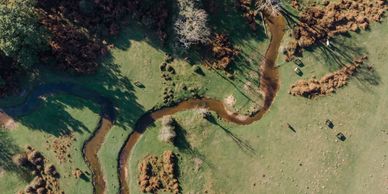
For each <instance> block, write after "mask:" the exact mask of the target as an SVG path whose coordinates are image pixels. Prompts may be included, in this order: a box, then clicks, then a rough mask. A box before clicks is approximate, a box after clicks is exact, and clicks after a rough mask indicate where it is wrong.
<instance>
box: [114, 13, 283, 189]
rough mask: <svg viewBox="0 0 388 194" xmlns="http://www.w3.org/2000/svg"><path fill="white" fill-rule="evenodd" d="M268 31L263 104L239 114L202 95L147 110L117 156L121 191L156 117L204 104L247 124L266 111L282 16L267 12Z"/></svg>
mask: <svg viewBox="0 0 388 194" xmlns="http://www.w3.org/2000/svg"><path fill="white" fill-rule="evenodd" d="M266 23H267V25H268V28H269V31H270V32H271V41H270V44H269V46H268V48H267V51H266V53H265V56H264V60H263V62H262V63H261V64H260V67H259V68H261V69H260V72H261V76H260V89H261V90H262V91H263V93H264V106H263V107H262V108H261V109H260V111H259V112H257V113H256V114H255V115H253V116H250V117H247V116H244V115H239V114H238V113H231V112H230V111H228V110H227V109H226V108H225V106H224V103H223V102H222V101H219V100H214V99H209V98H202V99H191V100H187V101H183V102H181V103H179V104H178V105H176V106H173V107H168V108H163V109H160V110H157V111H155V112H148V113H146V114H144V115H143V116H142V117H141V118H140V119H139V120H137V122H136V124H135V128H134V132H132V133H131V134H130V135H129V137H128V139H127V140H126V142H125V144H124V146H123V147H122V149H121V151H120V155H119V169H118V170H119V179H120V193H121V194H129V193H130V190H129V182H130V180H129V177H128V175H129V169H128V167H129V165H128V161H129V158H130V154H131V151H132V149H133V147H134V145H135V144H136V142H137V141H138V140H139V139H140V137H141V135H142V134H143V132H144V131H145V130H146V128H147V127H148V126H149V125H150V124H152V123H153V122H155V120H157V119H159V118H162V117H163V116H165V115H171V114H174V113H177V112H180V111H184V110H188V109H195V108H199V107H203V108H206V109H209V110H211V111H214V112H216V113H217V115H219V116H220V117H221V118H223V119H225V120H227V121H230V122H234V123H236V124H241V125H248V124H251V123H252V122H254V121H257V120H259V119H260V118H262V117H263V115H264V114H265V113H266V112H267V111H268V109H269V107H270V106H271V105H272V102H273V100H274V98H275V96H276V93H277V91H278V90H279V85H280V84H279V72H278V69H277V68H276V67H275V62H276V58H277V56H278V50H279V47H280V44H281V41H282V38H283V35H284V28H285V21H284V18H283V17H282V16H281V15H268V16H267V19H266Z"/></svg>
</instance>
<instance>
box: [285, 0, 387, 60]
mask: <svg viewBox="0 0 388 194" xmlns="http://www.w3.org/2000/svg"><path fill="white" fill-rule="evenodd" d="M386 9H387V6H386V3H385V1H384V0H357V1H354V0H342V1H341V2H339V3H335V2H330V1H325V2H324V6H320V5H315V6H312V7H309V8H308V9H306V10H305V11H303V12H301V13H300V14H299V20H300V21H299V23H298V24H297V25H296V26H295V27H294V29H293V38H294V39H293V40H292V41H290V43H289V45H288V48H287V49H286V51H285V52H286V56H287V58H286V59H287V60H288V61H289V60H291V59H292V58H293V57H294V56H295V55H300V54H301V52H302V49H303V48H307V47H310V46H313V45H316V44H318V43H323V42H325V41H326V40H327V39H329V38H330V37H333V36H335V35H337V34H343V33H346V32H349V31H354V32H355V31H358V30H359V29H362V30H365V29H367V28H368V27H369V24H370V23H371V22H379V21H380V20H381V18H382V16H383V14H384V12H385V10H386Z"/></svg>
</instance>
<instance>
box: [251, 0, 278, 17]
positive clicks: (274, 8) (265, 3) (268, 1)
mask: <svg viewBox="0 0 388 194" xmlns="http://www.w3.org/2000/svg"><path fill="white" fill-rule="evenodd" d="M280 6H281V1H280V0H258V1H257V2H256V10H257V11H259V12H262V11H264V10H266V11H268V12H269V14H274V13H278V11H279V9H280Z"/></svg>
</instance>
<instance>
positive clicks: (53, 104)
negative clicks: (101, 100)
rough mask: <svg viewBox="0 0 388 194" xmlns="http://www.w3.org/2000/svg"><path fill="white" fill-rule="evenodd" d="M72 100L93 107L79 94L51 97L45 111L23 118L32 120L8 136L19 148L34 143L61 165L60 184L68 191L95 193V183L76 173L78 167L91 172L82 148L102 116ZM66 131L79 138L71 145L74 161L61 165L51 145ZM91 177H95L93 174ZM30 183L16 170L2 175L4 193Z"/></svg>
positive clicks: (50, 160)
mask: <svg viewBox="0 0 388 194" xmlns="http://www.w3.org/2000/svg"><path fill="white" fill-rule="evenodd" d="M72 103H76V104H78V103H80V104H83V105H84V106H89V105H90V106H93V105H92V104H90V102H88V101H85V100H83V99H79V98H75V97H70V98H69V97H68V96H56V97H49V98H48V99H47V103H45V105H44V106H43V107H42V108H41V110H39V111H37V112H33V113H31V114H30V115H28V116H25V117H22V118H20V119H21V120H22V121H23V120H28V121H23V122H24V123H25V124H19V126H18V127H17V129H15V130H11V131H9V132H8V133H7V135H8V136H9V138H11V139H12V142H11V143H12V144H14V145H15V146H17V147H18V150H24V148H25V147H26V146H27V145H30V146H32V147H33V148H35V149H37V150H39V151H41V152H43V155H44V156H45V158H46V159H47V161H48V163H52V164H54V165H55V166H56V167H57V169H58V172H59V173H60V175H61V178H60V186H61V189H63V190H64V191H65V193H80V192H82V193H91V192H92V189H93V188H92V185H91V182H90V181H85V180H83V179H75V178H74V177H73V175H72V172H73V170H75V168H80V169H81V170H83V171H85V172H89V173H90V171H89V169H88V167H87V166H86V164H85V162H84V159H83V157H82V152H81V151H82V147H83V143H84V141H85V140H86V139H88V138H89V136H90V135H91V133H92V132H93V130H94V129H95V127H96V125H97V123H98V120H99V116H98V115H97V114H95V113H93V112H92V111H91V110H90V109H89V108H82V109H77V108H72V107H70V106H68V105H67V104H72ZM65 132H72V133H73V135H74V136H75V138H76V139H77V141H74V142H73V143H72V146H71V147H70V148H69V154H70V155H71V160H72V162H71V163H70V162H65V163H62V164H61V163H59V161H58V160H57V158H56V156H55V153H54V150H52V149H48V146H49V145H50V144H51V143H52V140H51V139H52V138H54V137H57V136H58V135H59V134H60V133H65ZM2 140H3V139H2ZM88 178H89V179H91V177H90V176H88ZM27 184H28V179H27V180H25V179H24V178H22V176H20V174H18V173H16V172H6V173H5V174H4V175H3V176H1V177H0V188H1V192H2V193H17V192H18V191H19V190H23V189H24V187H25V186H26V185H27Z"/></svg>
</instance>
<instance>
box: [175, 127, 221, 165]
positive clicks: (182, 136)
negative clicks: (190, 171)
mask: <svg viewBox="0 0 388 194" xmlns="http://www.w3.org/2000/svg"><path fill="white" fill-rule="evenodd" d="M175 133H176V137H175V140H174V146H175V147H177V148H178V150H179V151H180V152H182V153H185V154H188V155H190V156H191V157H192V158H199V159H201V160H202V161H203V162H204V163H205V164H206V165H207V166H209V167H211V168H213V167H214V165H213V164H212V163H211V162H210V161H208V160H207V158H206V157H205V156H204V155H203V154H201V153H200V152H199V151H198V150H196V149H193V148H192V146H191V145H190V143H189V142H188V141H187V139H186V134H187V132H186V130H185V129H184V128H183V127H182V126H181V125H179V123H176V125H175Z"/></svg>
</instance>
